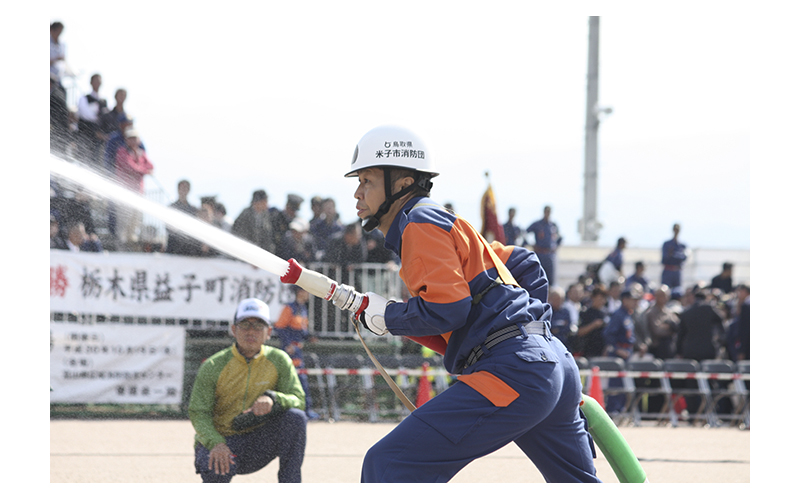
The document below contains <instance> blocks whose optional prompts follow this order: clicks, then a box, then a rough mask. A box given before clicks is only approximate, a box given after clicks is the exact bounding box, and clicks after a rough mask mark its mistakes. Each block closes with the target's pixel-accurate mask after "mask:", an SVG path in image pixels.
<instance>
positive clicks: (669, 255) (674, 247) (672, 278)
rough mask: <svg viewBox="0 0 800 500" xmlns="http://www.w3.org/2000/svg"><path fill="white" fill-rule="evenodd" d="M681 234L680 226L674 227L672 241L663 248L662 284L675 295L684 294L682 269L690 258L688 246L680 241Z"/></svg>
mask: <svg viewBox="0 0 800 500" xmlns="http://www.w3.org/2000/svg"><path fill="white" fill-rule="evenodd" d="M680 232H681V225H680V224H677V223H676V224H673V225H672V239H670V240H667V241H665V242H664V244H663V245H662V246H661V264H662V265H663V266H664V268H663V270H662V271H661V284H662V285H667V286H668V287H670V288H671V289H672V291H673V294H677V295H680V294H682V293H683V287H682V284H681V279H682V278H681V269H682V268H683V263H684V262H686V259H688V258H689V253H688V251H687V249H686V244H685V243H682V242H680V241H678V234H680Z"/></svg>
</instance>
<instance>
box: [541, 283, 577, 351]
mask: <svg viewBox="0 0 800 500" xmlns="http://www.w3.org/2000/svg"><path fill="white" fill-rule="evenodd" d="M547 297H548V299H547V301H548V302H549V303H550V305H551V306H552V307H553V315H552V317H551V318H550V333H552V334H553V335H554V336H555V337H556V338H557V339H558V340H560V341H561V343H562V344H564V345H565V346H567V349H569V347H570V342H571V341H572V336H573V323H572V318H571V315H570V311H569V309H567V308H566V307H564V299H565V294H564V290H563V289H562V288H560V287H557V286H554V287H553V288H551V289H550V293H549V294H548V296H547ZM574 326H575V328H574V330H575V332H577V329H578V325H574Z"/></svg>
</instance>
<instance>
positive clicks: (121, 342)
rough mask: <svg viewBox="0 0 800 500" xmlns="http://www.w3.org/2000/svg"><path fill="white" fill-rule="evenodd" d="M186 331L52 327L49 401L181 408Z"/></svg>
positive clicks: (114, 326) (143, 327) (172, 328)
mask: <svg viewBox="0 0 800 500" xmlns="http://www.w3.org/2000/svg"><path fill="white" fill-rule="evenodd" d="M185 336H186V330H185V329H184V328H183V327H177V326H149V325H119V324H105V325H80V324H70V323H50V389H51V392H50V402H51V403H115V404H180V402H181V398H182V396H183V358H184V344H185Z"/></svg>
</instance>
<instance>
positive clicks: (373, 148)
mask: <svg viewBox="0 0 800 500" xmlns="http://www.w3.org/2000/svg"><path fill="white" fill-rule="evenodd" d="M432 166H433V162H432V161H431V153H430V150H429V149H428V148H427V147H426V146H425V144H424V143H423V142H422V140H421V139H420V138H419V137H418V136H417V135H416V134H414V133H413V132H411V131H410V130H407V129H405V128H402V127H394V126H381V127H376V128H374V129H372V130H370V131H369V132H367V133H366V134H365V135H364V137H362V138H361V140H360V141H358V144H357V145H356V150H355V152H354V153H353V161H352V162H351V165H350V171H349V172H347V174H345V177H355V176H357V175H358V171H359V170H363V169H365V168H369V167H400V168H407V169H410V170H415V171H417V172H421V173H426V174H428V175H429V177H436V176H437V175H439V173H438V172H434V171H433V169H432Z"/></svg>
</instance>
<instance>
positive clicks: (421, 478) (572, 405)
mask: <svg viewBox="0 0 800 500" xmlns="http://www.w3.org/2000/svg"><path fill="white" fill-rule="evenodd" d="M476 371H486V372H489V373H491V374H493V375H494V376H496V377H497V378H499V379H501V380H502V381H503V382H505V383H506V384H507V385H508V386H510V387H511V388H512V389H514V390H515V391H516V392H517V393H519V396H518V397H517V398H516V399H515V400H514V401H512V402H511V403H510V404H508V405H507V406H495V405H494V404H493V403H492V402H491V401H489V400H488V399H487V397H485V396H483V395H482V394H481V393H479V392H478V391H477V390H476V389H473V388H472V387H471V386H469V385H467V384H466V383H465V382H462V381H458V382H456V383H455V384H453V385H452V386H451V387H449V388H448V389H447V390H445V391H444V392H442V393H441V394H439V395H437V396H436V397H434V398H433V399H431V400H430V401H428V402H426V403H425V404H424V405H422V406H420V407H419V408H417V409H416V410H415V411H413V412H412V413H411V415H409V416H408V417H406V418H405V419H404V420H403V421H402V422H401V423H400V424H399V425H398V426H397V427H395V429H394V430H392V432H390V433H389V434H388V435H386V436H385V437H384V438H383V439H381V440H380V441H378V442H377V443H376V444H375V445H374V446H372V448H370V450H369V451H368V452H367V454H366V456H365V457H364V463H363V466H362V471H361V481H362V482H390V483H400V482H423V483H435V482H447V481H449V480H450V479H451V478H452V477H453V476H454V475H456V473H458V471H460V470H461V469H462V468H464V467H465V466H466V465H467V464H469V463H470V462H472V461H473V460H475V459H476V458H479V457H482V456H485V455H488V454H489V453H492V452H494V451H496V450H498V449H500V448H502V447H503V446H505V445H507V444H508V443H510V442H512V441H513V442H514V443H516V445H517V446H519V447H520V449H521V450H522V451H523V452H524V453H525V454H526V455H527V456H528V458H529V459H530V460H531V461H532V462H533V464H534V465H535V466H536V468H537V469H538V470H539V472H540V473H541V474H542V476H543V477H544V479H545V480H546V481H547V482H599V481H600V480H599V479H598V478H597V476H596V470H595V467H594V460H593V457H594V455H595V453H594V445H593V443H592V439H591V436H590V435H589V433H588V431H587V430H586V427H585V420H584V418H583V416H582V414H581V412H580V411H579V408H578V407H579V403H580V401H581V381H580V374H579V372H578V367H577V365H576V364H575V361H574V360H573V359H572V355H571V354H570V353H569V352H568V351H567V349H566V348H565V347H564V344H562V343H561V341H559V340H558V339H557V338H555V337H552V336H551V337H549V338H545V337H543V336H540V335H528V336H527V337H523V336H522V335H521V336H519V337H516V338H513V339H509V340H506V341H505V342H502V343H501V344H499V345H498V346H496V347H495V348H493V349H492V350H491V351H489V353H488V355H484V356H483V357H482V358H481V359H480V360H479V361H478V362H477V363H475V364H474V365H472V366H471V367H469V368H468V369H467V370H465V371H464V374H465V375H466V374H468V373H474V372H476ZM473 479H474V480H475V482H480V481H481V478H479V477H476V478H473Z"/></svg>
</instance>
